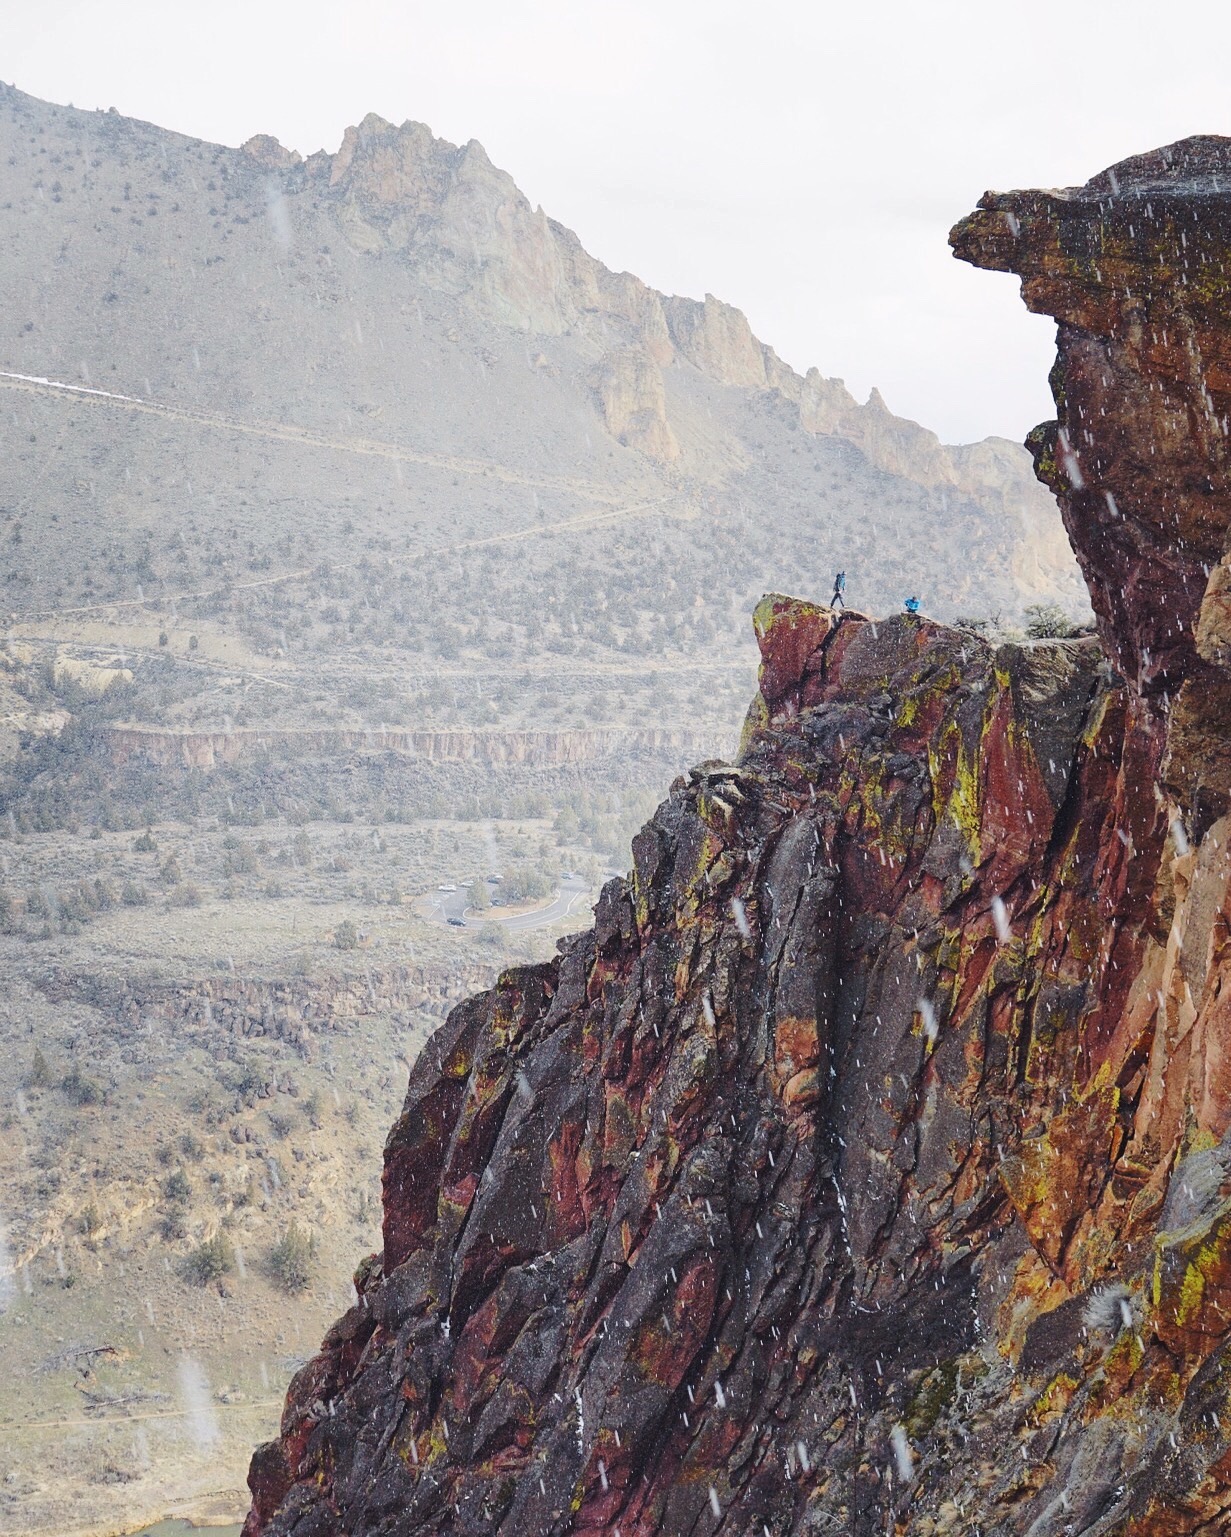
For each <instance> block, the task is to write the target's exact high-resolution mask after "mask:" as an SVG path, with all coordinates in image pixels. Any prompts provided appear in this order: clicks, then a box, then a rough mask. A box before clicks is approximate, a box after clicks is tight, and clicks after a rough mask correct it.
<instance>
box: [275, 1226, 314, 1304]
mask: <svg viewBox="0 0 1231 1537" xmlns="http://www.w3.org/2000/svg"><path fill="white" fill-rule="evenodd" d="M315 1258H316V1239H315V1238H314V1237H313V1236H312V1234H311V1233H309V1232H308V1231H307V1229H306V1228H302V1227H300V1225H299V1224H298V1222H295V1221H294V1220H292V1222H291V1224H290V1226H289V1227H288V1228H287V1230H286V1232H285V1233H284V1234H283V1235H282V1237H281V1238H280V1239H279V1240H278V1242H277V1243H276V1244H275V1245H274V1246H273V1248H272V1249H271V1250H270V1251H269V1273H270V1275H271V1276H272V1277H273V1278H274V1280H275V1281H277V1283H278V1285H279V1286H281V1287H282V1289H283V1291H288V1292H301V1291H304V1290H305V1289H306V1288H307V1286H308V1284H309V1282H310V1281H311V1280H312V1270H313V1265H314V1261H315Z"/></svg>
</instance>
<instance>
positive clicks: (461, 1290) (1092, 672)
mask: <svg viewBox="0 0 1231 1537" xmlns="http://www.w3.org/2000/svg"><path fill="white" fill-rule="evenodd" d="M1228 187H1231V140H1215V139H1200V140H1190V141H1186V142H1185V143H1183V144H1180V145H1175V146H1171V147H1170V148H1169V149H1167V150H1163V151H1159V152H1157V153H1155V154H1153V155H1148V156H1142V157H1138V158H1137V159H1134V160H1131V161H1126V162H1124V163H1123V164H1121V165H1119V166H1117V167H1115V168H1114V169H1113V170H1111V171H1108V172H1106V173H1104V174H1103V175H1102V176H1101V177H1097V178H1095V179H1094V180H1093V181H1092V182H1090V183H1088V184H1087V186H1086V187H1084V188H1081V189H1077V190H1073V191H1068V192H1048V193H1014V194H1008V195H992V194H989V195H988V196H986V197H985V198H984V199H983V201H982V203H981V205H980V208H979V209H978V210H977V211H976V212H975V213H974V214H973V215H972V216H971V217H970V218H969V219H967V220H965V221H964V222H963V223H962V224H960V225H959V226H958V227H957V229H956V230H955V231H954V234H953V237H952V238H953V243H954V246H955V249H956V251H957V253H958V254H959V255H960V256H962V257H963V258H965V259H967V260H970V261H972V262H974V263H975V264H977V265H982V266H987V267H993V268H997V269H1000V270H1011V271H1014V272H1018V273H1020V274H1021V275H1022V277H1023V291H1024V294H1025V297H1026V299H1027V302H1028V303H1029V304H1030V305H1031V306H1032V307H1034V308H1036V309H1041V310H1044V311H1045V312H1047V313H1050V314H1054V315H1056V316H1057V317H1058V319H1059V320H1060V332H1059V343H1058V360H1057V367H1056V369H1055V371H1054V373H1053V376H1052V382H1053V387H1054V390H1055V394H1056V399H1057V412H1058V419H1057V421H1056V422H1055V423H1051V424H1048V425H1047V426H1046V427H1044V428H1041V429H1038V430H1037V431H1036V432H1035V433H1034V434H1033V435H1032V439H1031V446H1032V448H1033V450H1034V453H1035V456H1036V463H1037V466H1038V470H1039V473H1040V476H1041V477H1042V478H1044V479H1045V480H1046V481H1047V483H1048V484H1049V485H1051V487H1052V488H1053V490H1054V491H1055V492H1056V494H1057V496H1058V497H1059V499H1060V502H1061V506H1062V510H1063V514H1064V518H1065V522H1066V526H1067V528H1068V530H1069V534H1070V537H1071V539H1072V542H1073V545H1074V548H1075V549H1076V551H1077V554H1078V557H1079V559H1080V561H1081V564H1082V568H1083V570H1084V572H1085V573H1086V576H1087V580H1088V582H1089V585H1090V590H1091V595H1092V600H1093V602H1094V606H1095V610H1096V614H1097V616H1098V621H1099V640H1098V641H1096V640H1094V639H1093V638H1091V639H1086V640H1079V641H1072V642H1057V643H1046V644H1036V645H1032V646H1016V645H1006V646H1001V647H999V648H998V649H995V648H993V647H991V646H989V645H988V644H987V643H986V642H985V641H984V640H983V639H981V638H980V637H979V636H978V635H975V634H972V633H970V632H966V631H959V630H953V629H946V628H944V627H942V626H939V625H936V624H934V623H932V622H930V621H928V620H926V619H923V618H914V617H911V616H907V615H898V616H896V617H894V618H891V619H888V620H882V621H879V622H876V621H874V620H871V619H868V618H865V617H864V616H862V615H858V614H844V615H838V614H834V613H832V612H830V611H829V610H827V609H825V608H823V607H820V606H819V605H815V604H811V603H807V602H803V601H800V600H797V599H790V598H784V597H770V598H766V599H765V600H764V601H763V602H762V604H761V605H760V607H759V608H758V610H757V613H756V615H755V629H756V634H757V639H758V642H759V645H760V648H761V654H762V666H761V674H760V692H759V694H758V696H757V698H756V699H755V701H754V703H753V705H752V708H751V710H750V712H749V716H748V721H747V725H746V728H745V732H744V737H743V741H742V744H741V749H740V753H739V756H738V759H737V761H736V762H735V763H733V764H722V763H718V762H714V761H711V762H707V763H705V764H702V766H701V767H700V768H698V769H696V770H694V771H693V772H692V774H691V775H689V776H688V777H687V778H681V779H679V780H677V781H676V783H675V784H674V785H673V786H672V788H671V792H670V795H669V797H668V799H667V800H666V801H665V802H664V804H663V806H662V807H661V808H660V809H659V811H658V812H657V813H656V815H655V817H654V818H653V819H652V821H651V822H650V823H649V824H648V826H647V827H646V828H645V829H644V830H643V831H642V832H641V833H640V834H639V835H638V837H637V839H636V840H635V842H634V846H633V869H632V871H631V873H630V875H629V877H628V878H627V879H626V880H618V881H613V882H611V883H610V884H609V885H608V886H607V887H606V888H605V890H604V892H603V895H602V898H601V899H600V902H599V904H598V906H597V909H596V916H595V924H594V927H593V928H592V929H591V930H590V931H589V932H587V933H585V934H581V935H578V936H575V937H574V938H572V939H570V940H568V941H565V942H562V944H561V953H560V955H559V957H558V958H557V959H555V960H554V961H552V962H550V963H547V964H544V965H540V966H534V967H524V968H518V969H515V970H512V971H509V972H507V973H505V974H504V975H503V976H502V977H501V978H500V979H499V981H498V983H497V986H496V987H495V988H494V989H493V990H491V991H490V992H487V993H484V994H480V995H479V996H477V997H475V998H472V999H470V1000H469V1001H467V1002H465V1003H463V1004H461V1005H459V1006H458V1007H457V1008H456V1009H454V1010H453V1012H452V1013H451V1014H450V1016H449V1018H448V1020H447V1021H446V1023H445V1025H444V1026H443V1027H442V1029H441V1030H440V1031H439V1032H438V1033H437V1035H436V1036H435V1037H434V1038H433V1040H432V1041H431V1042H430V1043H429V1045H428V1046H427V1048H426V1049H425V1050H424V1052H423V1054H422V1056H421V1057H420V1059H419V1061H418V1062H417V1064H416V1066H415V1068H414V1070H413V1071H412V1074H411V1078H410V1084H409V1088H408V1093H407V1097H406V1101H405V1105H404V1108H403V1111H402V1114H401V1116H400V1117H399V1119H398V1121H397V1123H396V1124H395V1125H394V1127H393V1129H392V1131H391V1132H390V1135H389V1139H388V1142H387V1145H386V1152H385V1176H384V1179H385V1185H384V1192H385V1194H384V1200H385V1206H384V1247H383V1250H382V1252H381V1253H380V1254H378V1255H373V1256H371V1257H370V1258H369V1259H367V1260H365V1261H364V1262H363V1263H362V1264H361V1265H360V1267H359V1270H358V1272H357V1273H356V1278H355V1284H356V1290H357V1294H358V1301H357V1302H356V1304H355V1306H354V1307H352V1308H351V1310H350V1311H349V1312H348V1313H347V1314H346V1315H345V1316H344V1317H343V1318H341V1319H340V1320H339V1321H338V1322H337V1323H336V1324H335V1325H334V1327H333V1328H332V1330H331V1331H330V1333H329V1335H328V1336H327V1338H326V1340H325V1342H324V1345H323V1347H322V1351H321V1353H320V1354H319V1355H318V1356H317V1357H316V1358H315V1360H314V1361H312V1362H311V1363H310V1364H309V1365H308V1366H306V1367H305V1368H304V1369H303V1371H302V1372H301V1373H300V1374H299V1376H298V1377H297V1378H296V1379H295V1381H294V1383H293V1384H292V1387H291V1390H290V1393H289V1395H288V1399H287V1404H286V1410H285V1413H284V1417H283V1421H282V1427H281V1435H280V1437H279V1439H278V1440H277V1441H275V1442H272V1443H270V1444H269V1445H267V1446H265V1447H263V1448H261V1449H260V1450H259V1451H258V1452H257V1454H256V1456H255V1457H254V1459H253V1464H252V1469H251V1473H250V1484H251V1487H252V1491H253V1508H252V1512H251V1514H250V1515H249V1518H248V1523H247V1527H246V1531H247V1533H248V1537H258V1534H262V1533H265V1534H269V1537H275V1534H277V1537H289V1534H292V1533H294V1534H297V1537H309V1534H318V1533H333V1532H342V1531H345V1532H347V1533H349V1534H351V1537H374V1534H376V1533H381V1534H405V1537H410V1534H428V1533H445V1532H448V1533H457V1534H472V1533H473V1534H476V1537H477V1534H479V1533H492V1532H498V1533H518V1534H525V1533H532V1534H540V1533H543V1534H546V1533H553V1534H555V1533H560V1534H563V1533H573V1534H587V1537H597V1534H599V1533H620V1534H623V1537H649V1534H651V1533H662V1534H677V1533H679V1534H682V1533H690V1534H719V1533H721V1534H733V1537H735V1534H738V1537H745V1534H746V1537H754V1534H755V1537H763V1534H764V1537H786V1534H788V1533H790V1534H795V1533H807V1534H820V1533H829V1532H835V1531H842V1532H851V1533H856V1534H869V1537H870V1534H873V1533H878V1534H879V1533H885V1532H891V1533H898V1534H905V1533H910V1534H918V1537H941V1534H954V1537H956V1534H958V1533H974V1532H982V1533H1022V1534H1028V1537H1060V1534H1062V1533H1063V1534H1078V1533H1081V1534H1086V1537H1095V1534H1100V1537H1102V1534H1112V1533H1116V1534H1123V1537H1171V1534H1174V1537H1180V1534H1192V1537H1195V1534H1197V1533H1202V1534H1214V1533H1218V1532H1224V1531H1226V1530H1228V1528H1229V1527H1231V1340H1229V1338H1228V1329H1229V1327H1231V1046H1229V1044H1228V1043H1229V1041H1231V1035H1229V1031H1231V1019H1228V1017H1227V1001H1226V1000H1227V999H1228V998H1231V891H1229V890H1228V883H1229V881H1231V854H1229V852H1228V845H1229V843H1231V813H1229V811H1228V804H1229V803H1228V793H1229V791H1231V784H1229V782H1228V755H1227V749H1228V744H1229V743H1231V724H1229V723H1228V722H1229V717H1228V715H1227V713H1226V711H1225V710H1224V709H1223V703H1224V701H1225V693H1224V689H1225V681H1226V666H1227V660H1228V656H1229V655H1231V653H1228V651H1227V648H1226V640H1225V636H1226V627H1227V617H1226V603H1227V601H1228V600H1227V598H1226V596H1225V595H1226V593H1227V591H1228V589H1229V588H1231V577H1229V576H1228V574H1227V573H1228V569H1229V566H1228V564H1227V563H1226V562H1225V558H1224V557H1225V544H1226V533H1227V526H1228V522H1229V521H1231V505H1229V504H1228V501H1227V489H1228V488H1227V482H1226V478H1225V463H1226V448H1225V443H1224V440H1225V438H1226V435H1227V425H1226V424H1227V421H1228V419H1229V418H1231V373H1228V372H1227V359H1228V357H1229V356H1231V291H1229V290H1228V281H1227V267H1226V259H1227V252H1228V235H1229V233H1231V192H1227V191H1224V188H1228Z"/></svg>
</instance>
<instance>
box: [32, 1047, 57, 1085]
mask: <svg viewBox="0 0 1231 1537" xmlns="http://www.w3.org/2000/svg"><path fill="white" fill-rule="evenodd" d="M52 1081H53V1079H52V1073H51V1068H50V1066H49V1065H48V1062H47V1058H46V1057H45V1056H44V1055H43V1050H42V1047H41V1046H36V1047H35V1048H34V1056H33V1057H32V1058H31V1059H30V1076H29V1078H27V1079H26V1082H27V1083H28V1084H29V1085H30V1087H31V1088H32V1089H46V1088H49V1087H50V1086H51V1083H52Z"/></svg>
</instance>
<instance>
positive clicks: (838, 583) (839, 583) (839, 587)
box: [829, 571, 846, 608]
mask: <svg viewBox="0 0 1231 1537" xmlns="http://www.w3.org/2000/svg"><path fill="white" fill-rule="evenodd" d="M845 591H846V572H845V571H839V572H838V574H837V576H835V577H834V579H833V597H832V598H830V600H829V606H830V608H845V607H846V599H845V598H844V597H843V596H842V594H843V593H844V592H845Z"/></svg>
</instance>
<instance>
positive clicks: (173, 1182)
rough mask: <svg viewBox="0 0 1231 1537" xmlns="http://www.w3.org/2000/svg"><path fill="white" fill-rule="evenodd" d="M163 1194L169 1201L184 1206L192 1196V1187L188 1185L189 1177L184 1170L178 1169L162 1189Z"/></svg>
mask: <svg viewBox="0 0 1231 1537" xmlns="http://www.w3.org/2000/svg"><path fill="white" fill-rule="evenodd" d="M162 1193H163V1195H164V1196H165V1197H166V1198H167V1200H168V1201H173V1202H175V1203H176V1204H177V1205H182V1204H183V1202H185V1201H187V1200H188V1198H189V1197H190V1196H191V1195H192V1186H191V1185H190V1184H189V1183H188V1176H187V1175H186V1174H185V1173H184V1171H183V1169H176V1171H175V1173H174V1174H172V1175H171V1176H170V1177H169V1178H168V1179H167V1182H166V1183H165V1184H164V1185H163V1187H162Z"/></svg>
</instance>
